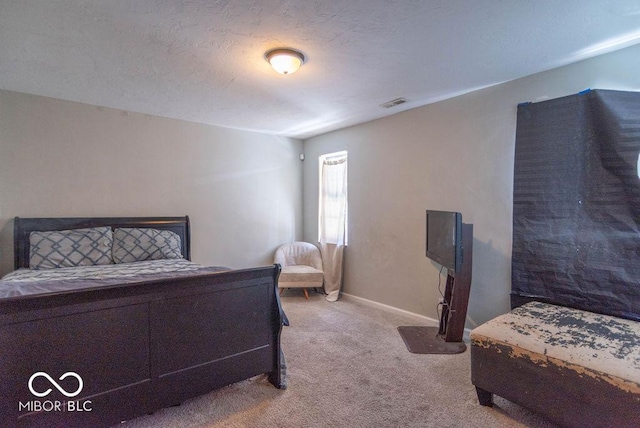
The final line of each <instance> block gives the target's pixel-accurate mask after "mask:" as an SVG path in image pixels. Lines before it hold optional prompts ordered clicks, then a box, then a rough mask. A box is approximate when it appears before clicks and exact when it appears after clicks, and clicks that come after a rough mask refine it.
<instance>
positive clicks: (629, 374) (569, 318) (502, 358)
mask: <svg viewBox="0 0 640 428" xmlns="http://www.w3.org/2000/svg"><path fill="white" fill-rule="evenodd" d="M471 381H472V383H473V384H474V385H475V387H476V391H477V393H478V401H479V402H480V404H482V405H485V406H491V405H492V404H493V394H496V395H498V396H501V397H503V398H506V399H507V400H509V401H513V402H515V403H518V404H520V405H521V406H523V407H526V408H528V409H530V410H532V411H535V412H538V413H541V414H543V415H544V416H546V417H547V418H549V419H551V420H552V421H554V422H556V423H558V424H560V425H563V426H569V427H574V426H575V427H585V426H588V427H597V426H602V427H640V322H636V321H630V320H626V319H621V318H616V317H611V316H607V315H600V314H595V313H591V312H586V311H580V310H576V309H571V308H566V307H562V306H555V305H550V304H545V303H539V302H531V303H527V304H526V305H523V306H521V307H519V308H516V309H514V310H512V311H511V312H509V313H507V314H504V315H501V316H499V317H497V318H495V319H493V320H491V321H489V322H487V323H485V324H483V325H481V326H479V327H477V328H475V329H474V330H473V331H472V332H471Z"/></svg>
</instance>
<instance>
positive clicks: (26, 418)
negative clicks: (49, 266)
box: [0, 265, 283, 427]
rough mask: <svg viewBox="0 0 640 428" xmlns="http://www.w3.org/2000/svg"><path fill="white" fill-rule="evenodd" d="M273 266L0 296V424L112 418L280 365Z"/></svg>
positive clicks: (272, 373) (272, 375)
mask: <svg viewBox="0 0 640 428" xmlns="http://www.w3.org/2000/svg"><path fill="white" fill-rule="evenodd" d="M279 272H280V268H279V266H278V265H275V266H269V267H262V268H253V269H243V270H234V271H227V272H221V273H213V274H205V275H198V276H190V277H182V278H173V279H164V280H156V281H150V282H145V283H139V284H129V285H119V286H113V287H105V288H99V289H86V290H80V291H74V292H63V293H57V294H47V295H32V296H22V297H16V298H8V299H2V300H0V417H1V420H0V425H1V426H3V427H13V426H20V427H22V426H25V427H26V426H38V427H45V426H46V427H52V426H64V427H73V426H77V427H87V426H92V427H97V426H110V425H112V424H114V423H118V422H120V421H122V420H127V419H131V418H134V417H136V416H139V415H144V414H147V413H149V412H153V411H154V410H157V409H159V408H162V407H166V406H169V405H174V404H178V403H180V402H181V401H183V400H186V399H188V398H192V397H195V396H198V395H201V394H203V393H206V392H209V391H211V390H213V389H216V388H219V387H221V386H225V385H228V384H231V383H234V382H237V381H240V380H243V379H247V378H250V377H252V376H256V375H259V374H263V373H266V374H267V375H268V376H269V380H270V382H271V383H273V384H274V385H275V386H276V387H282V386H283V384H282V382H281V374H280V330H281V326H282V322H283V314H282V310H281V306H280V301H279V298H278V293H277V292H276V291H277V279H278V275H279Z"/></svg>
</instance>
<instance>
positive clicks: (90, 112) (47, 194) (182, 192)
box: [0, 91, 302, 274]
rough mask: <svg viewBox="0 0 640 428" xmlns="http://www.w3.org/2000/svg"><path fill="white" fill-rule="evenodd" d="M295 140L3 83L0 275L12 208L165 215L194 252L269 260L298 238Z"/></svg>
mask: <svg viewBox="0 0 640 428" xmlns="http://www.w3.org/2000/svg"><path fill="white" fill-rule="evenodd" d="M301 151H302V142H301V141H299V140H294V139H288V138H281V137H275V136H269V135H264V134H259V133H252V132H246V131H238V130H232V129H226V128H220V127H215V126H207V125H202V124H196V123H191V122H185V121H180V120H173V119H166V118H161V117H153V116H148V115H143V114H137V113H128V112H124V111H119V110H113V109H108V108H100V107H95V106H90V105H85V104H79V103H73V102H68V101H61V100H56V99H51V98H45V97H38V96H33V95H26V94H20V93H15V92H7V91H0V274H5V273H7V272H8V271H10V270H12V269H13V249H12V239H13V238H12V236H13V231H12V225H13V222H12V221H11V219H12V218H13V217H14V216H22V217H44V216H52V217H62V216H69V217H78V216H147V215H149V216H158V215H164V216H171V215H185V214H188V215H189V216H190V217H191V222H192V256H193V257H192V258H193V260H194V261H196V262H200V263H204V264H215V265H226V266H230V267H234V268H239V267H247V266H257V265H263V264H269V263H271V262H272V260H273V251H274V250H275V248H276V246H277V245H279V244H281V243H283V242H288V241H292V240H294V239H298V238H299V237H300V236H301V234H302V222H301V219H302V184H301V183H302V167H301V162H300V160H299V158H298V156H299V153H300V152H301Z"/></svg>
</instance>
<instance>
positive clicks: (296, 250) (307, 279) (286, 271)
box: [273, 242, 324, 299]
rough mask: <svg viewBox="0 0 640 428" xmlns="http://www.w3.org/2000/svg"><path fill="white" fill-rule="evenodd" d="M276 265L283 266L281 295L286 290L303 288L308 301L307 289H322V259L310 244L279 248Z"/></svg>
mask: <svg viewBox="0 0 640 428" xmlns="http://www.w3.org/2000/svg"><path fill="white" fill-rule="evenodd" d="M273 262H274V263H279V264H280V266H282V272H281V273H280V279H279V280H278V288H280V294H282V291H283V290H284V289H285V288H302V289H304V296H305V297H306V298H307V299H308V298H309V293H308V292H307V288H316V287H322V284H323V281H324V273H323V272H322V257H321V256H320V250H318V248H317V247H316V246H315V245H313V244H309V243H308V242H293V243H291V244H284V245H281V246H280V247H278V249H277V250H276V254H275V256H274V258H273Z"/></svg>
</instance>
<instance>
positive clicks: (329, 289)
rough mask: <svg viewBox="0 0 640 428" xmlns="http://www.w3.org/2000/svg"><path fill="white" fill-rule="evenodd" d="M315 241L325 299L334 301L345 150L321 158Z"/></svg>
mask: <svg viewBox="0 0 640 428" xmlns="http://www.w3.org/2000/svg"><path fill="white" fill-rule="evenodd" d="M319 202H320V203H319V213H318V214H319V228H318V229H319V241H320V252H321V253H322V267H323V271H324V290H325V292H326V293H327V300H328V301H330V302H335V301H336V300H338V297H339V296H340V288H341V286H342V260H343V254H344V246H345V244H346V240H347V153H346V152H340V153H336V154H335V155H328V156H324V157H322V158H321V164H320V201H319Z"/></svg>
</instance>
